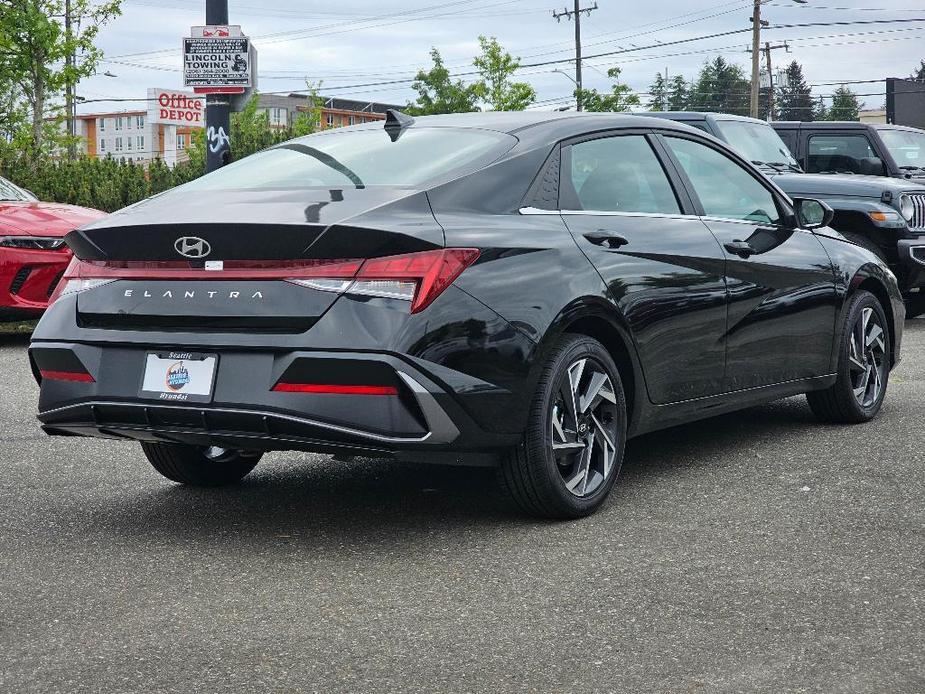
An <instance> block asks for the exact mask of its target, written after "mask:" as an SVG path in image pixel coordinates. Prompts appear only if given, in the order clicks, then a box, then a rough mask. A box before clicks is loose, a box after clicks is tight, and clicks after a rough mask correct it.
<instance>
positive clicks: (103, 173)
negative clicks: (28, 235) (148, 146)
mask: <svg viewBox="0 0 925 694" xmlns="http://www.w3.org/2000/svg"><path fill="white" fill-rule="evenodd" d="M201 171H202V169H201V166H199V165H195V164H192V163H189V162H187V163H183V164H178V165H177V166H176V167H175V168H173V169H171V168H170V167H168V166H167V165H166V164H164V162H163V161H162V160H160V159H155V160H154V161H152V162H151V163H149V164H148V165H147V166H142V165H141V164H136V163H135V162H129V161H122V160H116V159H113V158H112V157H106V158H105V159H89V158H86V157H83V158H79V159H75V160H67V159H52V158H46V159H40V160H38V161H36V160H30V159H27V158H21V159H15V160H11V161H4V162H0V174H2V175H3V177H4V178H8V179H9V180H11V181H13V182H14V183H16V184H17V185H18V186H21V187H22V188H27V189H28V190H30V191H32V192H33V193H34V194H35V195H36V196H37V197H38V198H39V199H40V200H47V201H52V202H63V203H68V204H71V205H80V206H82V207H92V208H95V209H98V210H103V211H104V212H113V211H115V210H118V209H121V208H123V207H125V206H126V205H131V204H132V203H135V202H138V201H139V200H143V199H144V198H146V197H149V196H151V195H155V194H156V193H160V192H162V191H164V190H167V189H168V188H173V187H174V186H177V185H180V184H181V183H186V182H187V181H191V180H192V179H194V178H196V177H197V176H199V175H200V173H201Z"/></svg>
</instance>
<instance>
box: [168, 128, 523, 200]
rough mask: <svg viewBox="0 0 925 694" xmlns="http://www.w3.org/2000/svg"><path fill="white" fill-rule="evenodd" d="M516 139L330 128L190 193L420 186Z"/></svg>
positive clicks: (482, 160) (199, 183) (207, 179)
mask: <svg viewBox="0 0 925 694" xmlns="http://www.w3.org/2000/svg"><path fill="white" fill-rule="evenodd" d="M516 143H517V139H516V138H514V137H512V136H510V135H507V134H504V133H499V132H493V131H489V130H478V129H474V128H414V127H412V128H409V129H408V130H406V131H405V132H403V133H402V134H401V136H400V137H399V138H398V139H397V140H396V141H395V142H392V139H391V138H390V137H389V135H388V133H386V132H385V130H384V129H378V128H377V129H376V130H352V131H351V130H346V131H339V132H338V131H328V132H324V133H317V134H314V135H309V136H307V137H302V138H299V139H297V140H292V141H290V142H287V143H285V144H283V145H280V146H278V147H273V148H272V149H267V150H264V151H262V152H258V153H257V154H254V155H252V156H250V157H246V158H244V159H241V160H240V161H237V162H234V163H233V164H229V165H228V166H224V167H222V168H221V169H219V170H218V171H215V172H214V173H211V174H209V175H207V176H203V177H202V178H199V179H197V180H195V181H193V182H192V183H188V184H187V185H186V186H184V188H185V189H186V190H245V189H257V188H267V189H283V188H307V187H326V188H328V187H339V188H344V187H357V188H362V187H365V186H374V185H389V186H407V187H415V186H421V185H423V184H427V183H430V182H432V181H437V180H446V179H447V178H450V177H452V176H458V175H464V174H467V173H470V172H472V171H477V170H478V169H479V168H481V167H483V166H487V165H488V164H490V163H491V162H493V161H495V160H496V159H498V158H499V157H501V156H502V155H503V154H504V153H506V152H507V151H508V150H510V149H511V148H512V147H513V146H514V145H515V144H516Z"/></svg>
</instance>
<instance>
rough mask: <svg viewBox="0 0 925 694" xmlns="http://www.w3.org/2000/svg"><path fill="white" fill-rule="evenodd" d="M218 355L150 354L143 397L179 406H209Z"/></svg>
mask: <svg viewBox="0 0 925 694" xmlns="http://www.w3.org/2000/svg"><path fill="white" fill-rule="evenodd" d="M217 363H218V355H217V354H197V353H195V352H149V353H148V355H147V357H146V359H145V375H144V380H143V381H142V384H141V396H142V397H146V398H157V399H158V400H171V401H176V402H209V401H210V400H212V388H213V385H214V383H215V365H216V364H217Z"/></svg>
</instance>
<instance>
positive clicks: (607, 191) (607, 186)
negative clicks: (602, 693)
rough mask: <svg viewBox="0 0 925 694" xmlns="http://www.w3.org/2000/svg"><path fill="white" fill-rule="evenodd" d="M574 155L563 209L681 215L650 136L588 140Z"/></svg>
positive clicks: (577, 145) (570, 160) (569, 168)
mask: <svg viewBox="0 0 925 694" xmlns="http://www.w3.org/2000/svg"><path fill="white" fill-rule="evenodd" d="M569 150H571V155H570V157H569V160H568V167H567V169H566V170H567V171H568V173H567V174H566V176H567V178H566V180H565V181H564V183H565V186H564V189H563V199H562V200H561V201H560V204H561V206H562V207H563V208H565V209H579V210H594V211H599V212H642V213H650V214H655V213H662V214H678V213H679V212H680V211H681V208H680V206H679V205H678V199H677V198H676V197H675V194H674V191H673V190H672V188H671V183H670V182H669V181H668V176H667V175H666V174H665V170H664V169H663V168H662V165H661V163H659V161H658V158H657V157H656V156H655V152H654V151H653V150H652V147H651V146H650V145H649V143H648V141H647V140H646V138H645V137H644V136H642V135H625V136H620V137H605V138H600V139H597V140H588V141H586V142H579V143H578V144H575V145H572V146H571V147H570V148H569ZM569 198H573V199H572V200H569Z"/></svg>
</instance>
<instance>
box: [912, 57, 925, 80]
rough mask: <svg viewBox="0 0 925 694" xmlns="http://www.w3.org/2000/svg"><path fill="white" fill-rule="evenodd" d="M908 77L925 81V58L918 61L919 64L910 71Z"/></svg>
mask: <svg viewBox="0 0 925 694" xmlns="http://www.w3.org/2000/svg"><path fill="white" fill-rule="evenodd" d="M909 79H913V80H915V81H916V82H925V60H920V61H919V66H918V67H917V68H915V70H913V71H912V75H910V77H909Z"/></svg>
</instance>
